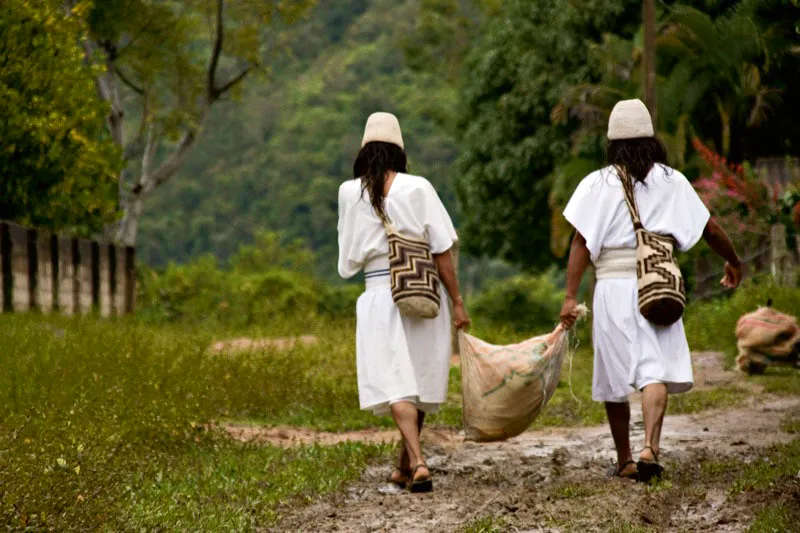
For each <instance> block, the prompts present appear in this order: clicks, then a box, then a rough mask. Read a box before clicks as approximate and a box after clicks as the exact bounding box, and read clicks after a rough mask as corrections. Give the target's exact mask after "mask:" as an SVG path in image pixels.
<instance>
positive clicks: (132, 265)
mask: <svg viewBox="0 0 800 533" xmlns="http://www.w3.org/2000/svg"><path fill="white" fill-rule="evenodd" d="M124 278H125V314H131V313H133V308H134V306H135V305H136V250H135V249H134V248H133V246H126V247H125V276H124Z"/></svg>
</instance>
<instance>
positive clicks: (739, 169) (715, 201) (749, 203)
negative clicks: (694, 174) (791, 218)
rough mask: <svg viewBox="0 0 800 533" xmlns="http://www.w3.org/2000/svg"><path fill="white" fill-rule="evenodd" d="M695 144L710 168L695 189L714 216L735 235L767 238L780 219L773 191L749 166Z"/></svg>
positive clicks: (697, 181)
mask: <svg viewBox="0 0 800 533" xmlns="http://www.w3.org/2000/svg"><path fill="white" fill-rule="evenodd" d="M692 144H693V146H694V148H695V150H697V152H698V154H700V157H702V158H703V160H704V161H705V162H706V163H707V164H708V167H709V171H708V173H707V174H705V175H704V176H701V177H700V178H699V179H697V180H695V182H694V186H695V189H696V190H697V193H698V194H699V195H700V198H702V200H703V202H705V204H706V206H707V207H708V209H709V210H710V211H711V213H712V215H713V216H714V217H715V218H716V219H717V220H718V221H719V222H720V224H721V225H722V226H723V227H724V228H725V230H726V231H728V233H730V234H732V235H739V236H740V237H743V238H746V239H747V240H750V239H751V238H756V239H758V238H759V237H765V236H767V235H768V234H769V226H770V224H772V223H774V222H775V221H776V219H777V216H778V207H777V202H776V197H775V192H774V191H773V190H772V188H771V187H770V186H769V185H768V184H767V183H766V182H765V181H763V180H762V179H761V178H759V176H757V175H756V174H755V173H754V172H753V171H752V170H751V169H750V168H749V167H746V166H743V165H734V164H729V163H728V161H727V160H726V159H725V158H724V157H722V156H721V155H719V154H717V153H715V152H714V151H713V150H711V149H710V148H708V147H707V146H706V145H704V144H703V143H702V141H700V139H698V138H694V139H693V140H692Z"/></svg>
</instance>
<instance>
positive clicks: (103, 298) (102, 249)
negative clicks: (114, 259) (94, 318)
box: [97, 244, 114, 317]
mask: <svg viewBox="0 0 800 533" xmlns="http://www.w3.org/2000/svg"><path fill="white" fill-rule="evenodd" d="M111 248H112V247H111V245H108V244H101V245H99V250H98V251H99V261H98V265H97V266H98V269H99V282H100V316H104V317H110V316H111V315H112V310H113V309H114V302H112V294H113V287H112V284H111Z"/></svg>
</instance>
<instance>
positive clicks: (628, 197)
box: [616, 167, 644, 230]
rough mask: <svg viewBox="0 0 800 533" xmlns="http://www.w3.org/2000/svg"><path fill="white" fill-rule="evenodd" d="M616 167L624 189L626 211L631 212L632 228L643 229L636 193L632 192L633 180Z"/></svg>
mask: <svg viewBox="0 0 800 533" xmlns="http://www.w3.org/2000/svg"><path fill="white" fill-rule="evenodd" d="M616 168H617V174H618V175H619V180H620V181H621V182H622V189H623V190H624V191H625V203H626V204H627V206H628V212H629V213H630V214H631V220H632V221H633V229H634V230H640V229H644V226H642V219H641V218H639V209H638V208H637V207H636V195H635V194H634V184H633V180H632V179H630V178H629V177H628V176H627V175H626V174H625V173H624V172H623V171H622V169H621V168H619V167H616Z"/></svg>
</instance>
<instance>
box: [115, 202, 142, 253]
mask: <svg viewBox="0 0 800 533" xmlns="http://www.w3.org/2000/svg"><path fill="white" fill-rule="evenodd" d="M143 208H144V198H142V196H141V195H138V194H132V195H130V198H128V200H126V201H125V206H124V207H123V215H122V220H120V222H119V226H118V229H117V234H116V239H115V240H116V242H118V243H119V244H122V245H124V246H135V245H136V234H137V232H138V231H139V219H140V218H141V217H142V210H143Z"/></svg>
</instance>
